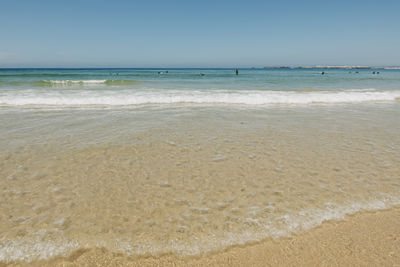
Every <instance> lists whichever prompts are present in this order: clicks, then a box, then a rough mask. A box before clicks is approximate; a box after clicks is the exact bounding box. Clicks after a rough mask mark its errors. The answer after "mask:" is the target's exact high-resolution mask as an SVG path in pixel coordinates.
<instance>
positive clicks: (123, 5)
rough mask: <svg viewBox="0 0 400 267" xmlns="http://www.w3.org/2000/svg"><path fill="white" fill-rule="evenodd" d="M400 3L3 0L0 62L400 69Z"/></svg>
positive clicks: (0, 3) (387, 0)
mask: <svg viewBox="0 0 400 267" xmlns="http://www.w3.org/2000/svg"><path fill="white" fill-rule="evenodd" d="M399 27H400V1H399V0H396V1H395V0H393V1H391V0H374V1H370V0H347V1H341V0H338V1H334V0H330V1H323V0H320V1H313V0H310V1H307V0H296V1H294V0H293V1H289V0H287V1H284V0H283V1H278V0H275V1H268V0H265V1H244V0H243V1H223V0H221V1H218V0H214V1H206V0H202V1H201V0H199V1H189V0H187V1H173V0H163V1H156V0H154V1H118V0H116V1H111V0H110V1H102V0H97V1H90V0H79V1H78V0H68V1H56V0H51V1H50V0H48V1H47V0H2V1H0V67H232V66H239V67H252V66H255V67H262V66H264V65H315V64H347V65H351V64H360V65H400V28H399Z"/></svg>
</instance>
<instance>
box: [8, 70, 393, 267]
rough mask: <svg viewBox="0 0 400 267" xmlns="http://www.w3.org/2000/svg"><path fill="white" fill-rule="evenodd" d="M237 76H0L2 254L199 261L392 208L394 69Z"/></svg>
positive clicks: (17, 73) (246, 72) (13, 72)
mask: <svg viewBox="0 0 400 267" xmlns="http://www.w3.org/2000/svg"><path fill="white" fill-rule="evenodd" d="M159 71H160V72H161V71H162V72H163V73H160V74H159V73H158V72H159ZM200 72H201V73H205V76H200V75H199V73H200ZM239 73H240V74H239V76H235V75H233V71H232V70H228V69H222V70H215V69H211V70H210V69H203V70H200V69H189V70H187V69H186V70H185V69H175V70H169V73H168V74H166V73H165V70H154V69H101V70H55V69H53V70H45V69H40V70H0V148H1V149H0V198H1V201H0V262H1V261H3V262H10V261H19V260H23V261H27V262H30V261H35V260H39V259H48V258H51V257H57V256H67V255H69V254H70V253H72V252H73V251H75V250H77V249H80V248H93V247H106V248H107V249H109V250H110V251H113V252H120V253H124V254H126V255H149V254H152V255H161V254H164V253H174V254H176V255H179V256H188V255H198V254H201V253H207V252H211V251H219V250H222V249H225V248H227V247H229V246H233V245H238V244H247V243H252V242H257V241H261V240H263V239H266V238H279V237H282V236H289V235H291V234H292V233H297V232H301V231H305V230H308V229H310V228H312V227H316V226H318V225H320V224H321V223H322V222H323V221H325V220H330V219H341V218H343V216H344V215H346V214H352V213H355V212H358V211H370V210H377V209H385V208H390V207H393V206H395V205H398V204H400V121H399V118H400V103H399V101H398V98H399V97H400V91H399V89H400V87H399V85H400V71H396V70H380V74H379V75H378V74H372V73H371V70H360V71H359V73H355V71H352V72H351V73H349V71H344V70H329V71H326V74H325V75H324V76H322V75H321V74H320V70H250V69H249V70H240V72H239Z"/></svg>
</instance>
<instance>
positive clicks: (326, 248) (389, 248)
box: [0, 206, 400, 266]
mask: <svg viewBox="0 0 400 267" xmlns="http://www.w3.org/2000/svg"><path fill="white" fill-rule="evenodd" d="M396 264H400V206H396V207H394V208H391V209H386V210H380V211H366V212H358V213H356V214H353V215H347V216H346V217H345V218H344V219H343V220H340V221H337V220H330V221H326V222H324V223H323V224H322V225H321V226H319V227H316V228H313V229H311V230H308V231H306V232H303V233H300V234H297V235H293V236H292V237H289V238H280V239H278V240H272V239H267V240H265V241H262V242H260V243H256V244H248V245H243V246H242V245H239V246H233V247H231V248H228V249H227V250H224V251H220V252H215V253H211V254H205V255H200V256H194V257H186V258H180V257H176V256H174V255H163V256H160V257H154V256H143V257H127V256H124V255H122V254H115V253H111V252H109V251H107V250H106V249H103V248H95V249H82V250H78V251H75V252H74V253H72V255H70V256H69V257H67V258H62V257H57V258H54V259H51V260H46V261H36V262H30V263H17V262H15V263H9V264H5V263H0V266H28V265H29V266H204V265H207V266H246V265H247V266H294V265H297V266H317V265H318V266H321V265H323V266H332V265H339V266H343V265H346V266H365V265H374V266H396Z"/></svg>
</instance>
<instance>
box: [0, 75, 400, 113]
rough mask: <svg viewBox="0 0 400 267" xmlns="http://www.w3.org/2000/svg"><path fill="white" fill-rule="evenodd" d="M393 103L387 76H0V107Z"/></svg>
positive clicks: (399, 91)
mask: <svg viewBox="0 0 400 267" xmlns="http://www.w3.org/2000/svg"><path fill="white" fill-rule="evenodd" d="M322 72H324V75H322V74H321V73H322ZM373 72H375V74H373ZM200 73H202V74H204V75H203V76H201V75H200ZM399 97H400V70H387V69H373V70H371V69H363V70H354V69H352V70H345V69H329V70H324V69H239V75H238V76H236V75H235V74H234V69H0V105H1V106H32V105H34V106H43V107H49V106H50V107H51V106H57V107H62V106H66V107H76V106H79V107H84V106H130V105H143V104H156V105H158V104H174V103H187V104H190V103H196V104H246V105H269V104H313V103H349V102H374V101H379V102H381V101H396V99H398V98H399Z"/></svg>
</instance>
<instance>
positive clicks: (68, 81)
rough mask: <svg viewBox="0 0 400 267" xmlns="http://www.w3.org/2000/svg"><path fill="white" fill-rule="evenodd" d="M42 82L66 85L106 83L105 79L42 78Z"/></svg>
mask: <svg viewBox="0 0 400 267" xmlns="http://www.w3.org/2000/svg"><path fill="white" fill-rule="evenodd" d="M42 82H44V83H49V84H60V85H66V84H102V83H106V82H107V80H43V81H42Z"/></svg>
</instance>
